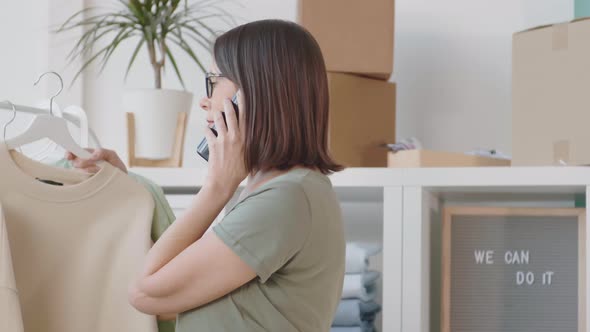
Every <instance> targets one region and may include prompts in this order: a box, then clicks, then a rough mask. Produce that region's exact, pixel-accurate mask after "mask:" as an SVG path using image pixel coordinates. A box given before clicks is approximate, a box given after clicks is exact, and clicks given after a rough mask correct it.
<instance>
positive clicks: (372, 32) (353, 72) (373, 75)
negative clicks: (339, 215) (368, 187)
mask: <svg viewBox="0 0 590 332" xmlns="http://www.w3.org/2000/svg"><path fill="white" fill-rule="evenodd" d="M299 23H300V24H301V25H302V26H304V27H305V28H306V29H307V30H309V31H310V32H311V34H312V35H313V36H314V37H315V38H316V40H317V41H318V43H319V45H320V48H321V49H322V53H323V56H324V60H325V62H326V67H327V70H328V82H329V83H328V84H329V88H330V128H329V131H330V134H329V137H330V139H329V141H330V152H331V154H332V156H333V157H334V159H336V161H337V162H339V163H342V164H344V165H345V166H347V167H385V166H387V149H386V148H385V147H384V146H383V144H384V143H393V142H395V100H396V98H395V97H396V86H395V84H394V83H389V82H387V80H388V79H389V77H390V76H391V74H392V72H393V33H394V0H372V1H369V2H365V1H358V0H300V2H299Z"/></svg>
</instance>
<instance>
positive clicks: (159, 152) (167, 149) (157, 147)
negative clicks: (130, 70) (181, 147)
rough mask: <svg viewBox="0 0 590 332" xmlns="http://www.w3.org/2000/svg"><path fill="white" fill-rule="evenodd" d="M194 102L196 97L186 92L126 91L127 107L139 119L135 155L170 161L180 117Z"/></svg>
mask: <svg viewBox="0 0 590 332" xmlns="http://www.w3.org/2000/svg"><path fill="white" fill-rule="evenodd" d="M192 101H193V95H192V94H191V93H189V92H186V91H179V90H162V89H132V90H127V91H125V93H124V94H123V107H124V109H125V112H131V113H134V117H135V155H136V156H137V157H138V158H145V159H167V158H170V156H171V155H172V147H173V145H174V137H175V131H176V121H177V119H178V113H180V112H187V113H189V112H190V110H191V105H192Z"/></svg>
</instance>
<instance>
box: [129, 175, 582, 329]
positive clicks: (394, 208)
mask: <svg viewBox="0 0 590 332" xmlns="http://www.w3.org/2000/svg"><path fill="white" fill-rule="evenodd" d="M131 171H132V172H134V173H137V174H140V175H143V176H146V177H148V178H150V179H152V180H153V181H155V182H156V183H158V184H159V185H160V186H162V187H163V188H164V189H165V191H166V192H167V193H170V194H174V195H178V194H180V195H182V194H191V193H195V192H196V191H198V189H199V188H200V186H201V185H202V183H203V180H204V179H205V177H206V173H207V172H206V170H205V169H191V168H180V169H151V168H135V169H131ZM331 181H332V184H333V186H334V188H335V191H336V192H337V194H338V197H339V198H340V200H341V202H342V204H349V205H350V207H351V210H350V211H347V210H346V209H345V208H343V210H344V212H345V223H346V226H347V227H349V228H350V229H353V230H354V232H357V233H356V234H349V236H350V237H351V238H354V237H355V236H358V237H361V238H362V237H364V236H367V237H369V238H374V237H375V233H379V232H381V234H379V235H378V236H379V237H380V240H381V241H382V243H383V254H382V259H381V260H380V261H381V263H378V264H382V272H383V288H382V293H383V300H382V304H383V312H382V315H381V317H382V319H383V322H382V331H387V332H390V331H391V332H402V331H403V332H417V331H420V332H426V331H430V330H431V328H432V330H437V328H436V323H437V319H438V318H437V315H436V311H437V304H438V303H436V302H437V301H436V299H437V294H436V278H435V277H433V276H431V264H433V262H435V260H432V259H431V258H432V257H431V256H433V253H432V252H431V243H433V246H436V243H437V242H436V239H435V238H432V239H431V232H433V231H435V230H436V223H435V221H436V214H437V213H438V211H439V210H440V208H441V207H442V206H444V205H445V204H479V205H481V204H493V205H497V204H507V205H519V206H528V205H537V206H538V205H544V206H548V205H549V206H573V202H574V195H576V194H587V193H588V192H589V190H590V168H585V167H489V168H429V169H391V168H350V169H346V170H344V171H343V172H340V173H337V174H334V175H332V176H331ZM586 197H589V196H588V195H586ZM587 199H588V198H587ZM363 204H367V206H372V207H373V209H371V208H369V209H368V210H365V211H369V210H374V208H375V207H379V209H380V211H373V212H370V215H371V217H368V218H362V217H363V216H365V214H364V212H359V210H361V209H360V208H359V209H357V207H359V206H360V205H363ZM355 205H357V207H355ZM365 207H366V206H365ZM347 212H348V215H349V216H351V220H356V222H357V224H356V225H354V223H353V226H350V223H351V222H350V220H347V217H346V215H347ZM433 216H434V217H433ZM376 218H381V220H376V221H375V219H376ZM433 220H434V221H433ZM359 223H360V224H359ZM365 226H366V227H365ZM586 229H587V232H590V227H587V228H586ZM359 232H360V233H363V232H366V234H359ZM587 238H588V236H587ZM431 240H432V241H431ZM433 248H434V247H433ZM586 248H587V250H590V246H587V247H586ZM434 254H436V252H435V253H434ZM586 259H587V260H590V255H588V254H586ZM586 266H590V261H588V262H587V263H586ZM434 270H436V264H435V268H434ZM433 272H435V271H433ZM586 276H587V278H588V279H587V284H590V273H586ZM433 285H434V286H433ZM433 290H434V292H433ZM586 303H587V305H586V308H587V312H586V317H587V321H590V296H587V297H586Z"/></svg>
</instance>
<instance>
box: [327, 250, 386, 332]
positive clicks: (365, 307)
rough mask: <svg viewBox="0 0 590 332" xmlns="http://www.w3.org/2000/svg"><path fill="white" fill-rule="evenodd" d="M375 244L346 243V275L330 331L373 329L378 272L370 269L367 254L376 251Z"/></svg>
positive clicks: (351, 331)
mask: <svg viewBox="0 0 590 332" xmlns="http://www.w3.org/2000/svg"><path fill="white" fill-rule="evenodd" d="M380 251H381V247H380V246H377V245H368V244H360V243H356V242H351V243H347V244H346V275H345V276H344V285H343V287H342V300H341V301H340V304H339V305H338V309H337V310H336V315H335V316H334V321H333V323H332V328H331V332H374V331H376V330H375V317H376V316H377V314H378V313H379V312H380V311H381V305H379V304H378V303H376V302H375V300H376V297H377V282H378V281H379V279H380V278H381V273H379V272H377V271H369V258H370V257H371V256H374V255H376V254H378V253H379V252H380Z"/></svg>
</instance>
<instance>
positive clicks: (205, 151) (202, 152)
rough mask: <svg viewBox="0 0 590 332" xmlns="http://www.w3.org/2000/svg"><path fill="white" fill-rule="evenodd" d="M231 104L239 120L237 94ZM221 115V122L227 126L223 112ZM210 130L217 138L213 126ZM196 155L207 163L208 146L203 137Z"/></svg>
mask: <svg viewBox="0 0 590 332" xmlns="http://www.w3.org/2000/svg"><path fill="white" fill-rule="evenodd" d="M231 104H232V106H233V107H234V111H235V112H236V119H238V118H239V110H238V94H237V93H236V94H235V95H234V96H233V97H232V99H231ZM221 115H223V121H224V122H225V125H227V120H226V119H225V112H221ZM210 129H211V131H212V132H213V134H214V135H215V136H217V130H216V128H215V125H213V128H210ZM197 153H198V154H199V156H201V157H203V159H205V160H206V161H209V145H207V139H206V138H205V137H203V139H201V143H199V145H198V146H197Z"/></svg>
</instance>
